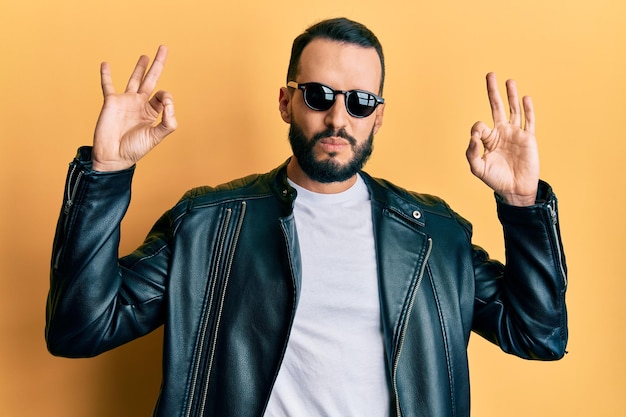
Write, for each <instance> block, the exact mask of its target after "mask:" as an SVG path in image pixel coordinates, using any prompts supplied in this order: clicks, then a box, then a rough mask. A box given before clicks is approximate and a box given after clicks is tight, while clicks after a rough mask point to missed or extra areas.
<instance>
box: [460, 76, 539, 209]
mask: <svg viewBox="0 0 626 417" xmlns="http://www.w3.org/2000/svg"><path fill="white" fill-rule="evenodd" d="M506 92H507V98H508V101H509V111H510V115H509V118H508V119H507V115H506V111H505V108H504V104H503V103H502V99H501V98H500V93H499V91H498V86H497V82H496V76H495V74H493V73H489V74H487V93H488V96H489V103H490V104H491V113H492V115H493V123H494V126H493V128H490V127H489V126H487V124H485V123H483V122H477V123H475V124H474V126H472V130H471V139H470V144H469V147H468V148H467V152H466V156H467V160H468V162H469V164H470V169H471V171H472V173H473V174H474V175H475V176H477V177H478V178H480V179H481V180H482V181H483V182H484V183H485V184H487V185H488V186H489V187H491V188H492V189H493V190H494V191H495V192H496V193H497V194H498V195H500V196H501V197H503V198H504V201H506V202H507V203H508V204H511V205H516V206H529V205H532V204H535V199H536V195H537V186H538V182H539V153H538V150H537V141H536V139H535V114H534V111H533V104H532V101H531V99H530V97H524V98H523V99H522V104H523V107H524V111H523V114H522V110H521V109H520V102H519V99H518V96H517V87H516V85H515V81H513V80H508V81H507V82H506ZM522 117H524V124H523V125H522ZM481 143H482V145H483V147H484V149H483V152H482V155H481V149H480V148H481V146H480V144H481Z"/></svg>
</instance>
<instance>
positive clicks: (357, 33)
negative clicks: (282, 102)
mask: <svg viewBox="0 0 626 417" xmlns="http://www.w3.org/2000/svg"><path fill="white" fill-rule="evenodd" d="M318 38H322V39H329V40H331V41H337V42H345V43H350V44H354V45H359V46H362V47H364V48H374V49H376V52H377V53H378V57H379V58H380V66H381V69H382V73H381V77H380V91H379V92H378V94H382V92H383V84H384V82H385V58H384V56H383V47H382V45H381V44H380V42H379V41H378V38H377V37H376V35H374V33H373V32H372V31H371V30H369V29H368V28H367V27H365V26H364V25H363V24H361V23H358V22H355V21H353V20H350V19H346V18H344V17H339V18H335V19H328V20H323V21H321V22H319V23H316V24H314V25H313V26H311V27H309V28H308V29H307V30H305V31H304V32H303V33H302V34H301V35H299V36H298V37H297V38H296V39H294V41H293V45H292V47H291V58H290V60H289V68H288V69H287V82H289V81H295V77H296V75H297V73H298V66H299V65H300V56H301V55H302V51H303V50H304V48H305V47H306V46H307V45H308V44H309V43H310V42H311V41H312V40H313V39H318Z"/></svg>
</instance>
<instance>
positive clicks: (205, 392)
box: [200, 201, 246, 416]
mask: <svg viewBox="0 0 626 417" xmlns="http://www.w3.org/2000/svg"><path fill="white" fill-rule="evenodd" d="M245 214H246V202H245V201H243V202H242V203H241V214H240V215H239V221H238V222H237V228H236V229H235V236H234V237H233V245H232V249H231V251H230V256H229V258H228V264H227V267H226V276H225V278H224V287H223V288H222V296H221V297H220V307H219V310H218V313H217V323H216V324H215V333H214V335H213V342H212V346H211V355H210V357H209V365H208V367H207V371H206V382H205V384H204V390H203V393H202V402H201V406H200V415H201V416H202V415H204V408H205V406H206V398H207V395H208V392H209V380H210V377H211V369H212V368H213V359H214V358H215V347H216V345H217V334H218V332H219V328H220V323H221V321H222V310H223V308H224V298H226V288H227V287H228V281H229V278H230V271H231V270H232V266H233V258H234V257H235V250H236V249H237V242H238V241H239V235H240V233H241V226H242V224H243V218H244V216H245Z"/></svg>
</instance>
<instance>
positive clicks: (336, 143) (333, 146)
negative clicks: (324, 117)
mask: <svg viewBox="0 0 626 417" xmlns="http://www.w3.org/2000/svg"><path fill="white" fill-rule="evenodd" d="M318 144H319V145H320V146H321V147H322V148H323V149H324V150H326V151H328V152H337V151H340V150H342V149H345V147H346V146H350V142H349V141H347V140H346V139H343V138H338V137H327V138H322V139H320V140H319V142H318Z"/></svg>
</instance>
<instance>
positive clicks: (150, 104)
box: [92, 46, 177, 171]
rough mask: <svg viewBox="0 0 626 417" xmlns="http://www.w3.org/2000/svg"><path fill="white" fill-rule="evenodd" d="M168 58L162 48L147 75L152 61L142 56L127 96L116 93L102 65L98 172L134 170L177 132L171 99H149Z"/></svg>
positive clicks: (95, 149) (95, 156)
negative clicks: (137, 163)
mask: <svg viewBox="0 0 626 417" xmlns="http://www.w3.org/2000/svg"><path fill="white" fill-rule="evenodd" d="M166 57H167V48H166V47H165V46H160V47H159V49H158V51H157V54H156V57H155V58H154V62H153V63H152V66H151V67H150V69H149V70H148V72H146V69H147V68H148V64H149V62H150V59H149V58H148V57H147V56H145V55H142V56H141V57H140V58H139V61H138V62H137V65H136V66H135V70H134V71H133V73H132V75H131V77H130V79H129V81H128V84H127V86H126V91H124V93H116V92H115V89H114V87H113V82H112V79H111V70H110V68H109V64H108V63H106V62H103V63H102V65H101V66H100V77H101V81H102V93H103V95H104V105H103V107H102V110H101V112H100V116H99V118H98V123H97V125H96V131H95V134H94V141H93V152H92V162H93V169H94V170H95V171H118V170H122V169H126V168H129V167H131V166H133V165H134V164H135V163H136V162H137V161H138V160H139V159H141V158H142V157H143V156H144V155H145V154H147V153H148V152H149V151H150V150H151V149H152V148H154V147H155V146H156V145H158V144H159V143H160V142H161V141H162V140H163V139H164V138H165V137H166V136H167V135H169V134H170V133H172V132H173V131H174V130H175V129H176V127H177V122H176V117H175V116H174V101H173V99H172V96H171V95H170V94H169V93H167V92H165V91H158V92H157V93H156V94H154V96H152V98H150V96H151V95H152V93H153V91H154V88H155V87H156V83H157V81H158V80H159V76H160V75H161V72H162V71H163V66H164V64H165V59H166ZM159 117H160V118H161V120H160V122H159Z"/></svg>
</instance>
